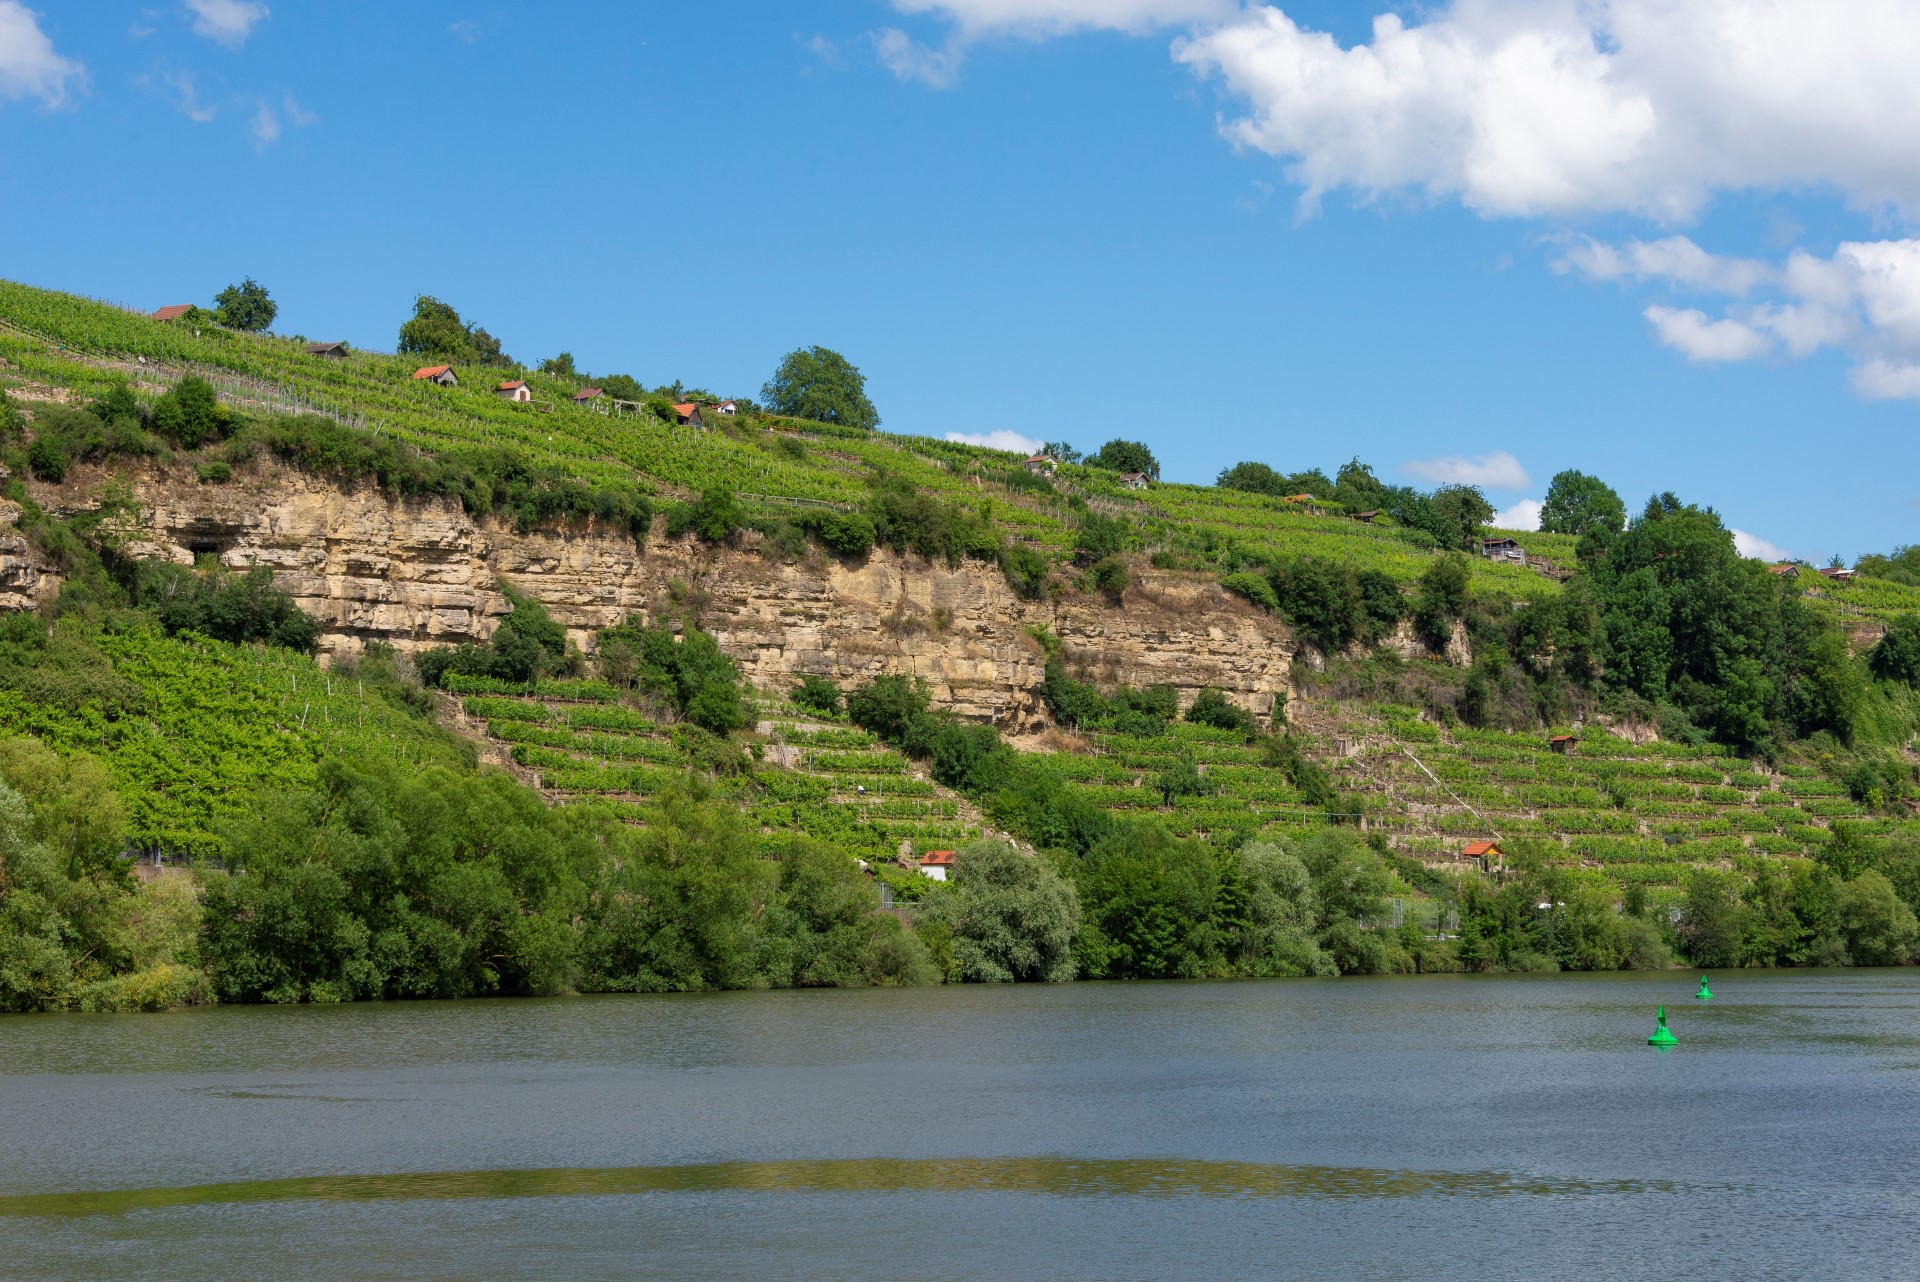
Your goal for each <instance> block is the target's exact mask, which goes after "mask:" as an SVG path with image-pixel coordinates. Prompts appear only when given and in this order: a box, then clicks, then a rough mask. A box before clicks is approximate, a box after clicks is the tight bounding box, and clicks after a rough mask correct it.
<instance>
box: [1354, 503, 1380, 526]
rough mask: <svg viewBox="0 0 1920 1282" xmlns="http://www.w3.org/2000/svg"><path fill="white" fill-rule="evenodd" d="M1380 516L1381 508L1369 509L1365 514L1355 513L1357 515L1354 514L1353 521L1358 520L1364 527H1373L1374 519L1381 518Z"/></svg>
mask: <svg viewBox="0 0 1920 1282" xmlns="http://www.w3.org/2000/svg"><path fill="white" fill-rule="evenodd" d="M1379 515H1380V509H1379V508H1377V507H1376V508H1368V509H1367V510H1366V511H1364V512H1355V513H1354V514H1353V519H1354V520H1356V521H1358V522H1360V524H1362V525H1372V524H1373V518H1374V517H1376V516H1379Z"/></svg>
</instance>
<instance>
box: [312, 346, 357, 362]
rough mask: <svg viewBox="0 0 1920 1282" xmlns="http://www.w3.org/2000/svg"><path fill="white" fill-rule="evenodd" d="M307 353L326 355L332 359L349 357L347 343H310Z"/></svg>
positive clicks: (339, 359) (341, 359)
mask: <svg viewBox="0 0 1920 1282" xmlns="http://www.w3.org/2000/svg"><path fill="white" fill-rule="evenodd" d="M307 355H309V356H321V357H325V358H326V359H327V360H330V361H344V360H345V359H347V345H346V344H345V343H308V344H307Z"/></svg>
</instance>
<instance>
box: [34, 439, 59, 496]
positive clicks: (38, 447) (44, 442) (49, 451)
mask: <svg viewBox="0 0 1920 1282" xmlns="http://www.w3.org/2000/svg"><path fill="white" fill-rule="evenodd" d="M27 466H28V467H29V468H31V469H32V470H33V474H34V475H35V476H37V477H39V478H40V479H41V480H43V481H46V482H49V483H50V484H53V485H58V484H60V482H62V481H64V480H66V479H67V456H66V452H65V451H63V450H62V449H61V448H60V443H59V442H58V441H56V440H54V439H53V438H52V437H51V436H39V437H36V438H35V439H34V442H33V445H32V447H31V448H30V449H28V450H27Z"/></svg>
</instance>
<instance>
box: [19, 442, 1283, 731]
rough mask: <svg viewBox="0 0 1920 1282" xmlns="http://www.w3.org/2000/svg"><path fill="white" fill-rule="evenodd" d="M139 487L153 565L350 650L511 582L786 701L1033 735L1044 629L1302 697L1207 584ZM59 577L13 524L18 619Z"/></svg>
mask: <svg viewBox="0 0 1920 1282" xmlns="http://www.w3.org/2000/svg"><path fill="white" fill-rule="evenodd" d="M117 475H119V476H120V478H121V479H122V480H123V481H125V482H126V483H127V484H128V485H129V486H130V488H131V491H132V495H133V499H134V501H135V503H136V505H137V506H138V509H139V513H140V515H139V517H138V520H137V528H135V529H132V530H129V531H127V533H128V534H129V535H130V537H131V542H132V550H133V551H134V552H135V553H136V554H138V555H154V556H164V557H167V558H170V559H173V560H176V561H180V562H185V563H190V562H192V561H193V560H194V559H195V558H196V557H199V556H208V555H211V556H217V557H218V558H219V560H220V561H221V562H222V563H223V564H225V565H227V566H230V567H233V568H236V569H240V568H245V567H248V566H252V565H265V566H269V567H271V568H272V570H273V572H274V575H275V578H276V580H277V581H278V582H279V584H280V586H281V587H283V588H285V589H286V590H287V591H288V592H290V593H292V594H293V596H294V597H295V598H296V600H297V601H298V602H299V604H300V606H301V608H302V609H304V610H306V611H308V612H309V613H311V614H313V615H314V616H315V617H317V618H319V619H320V620H321V621H322V623H323V625H324V633H323V636H322V640H321V645H322V648H323V650H324V651H325V652H326V653H327V654H329V655H341V654H351V653H353V652H355V651H357V650H358V649H359V648H360V647H361V646H362V645H364V644H365V643H366V642H368V641H371V640H381V641H388V642H391V643H392V644H394V645H395V646H397V647H399V648H401V649H403V650H412V649H418V648H420V647H423V646H429V645H445V644H450V643H455V642H459V641H465V640H478V639H482V638H485V637H486V636H488V635H489V634H490V633H491V632H492V630H493V627H494V626H495V623H496V621H497V619H498V617H499V616H500V615H502V614H504V613H505V612H506V610H507V609H508V608H509V607H508V604H507V601H506V598H505V596H504V595H503V593H502V592H501V590H500V585H501V584H502V583H503V582H504V583H506V584H509V585H511V586H512V587H513V588H514V589H515V590H516V591H519V592H523V593H526V594H527V595H529V596H532V597H534V598H535V599H537V600H538V601H540V602H541V603H542V604H543V605H545V606H546V607H547V609H548V610H549V611H550V612H551V613H552V615H553V617H554V618H555V619H556V620H557V621H559V622H560V623H562V624H564V625H565V626H566V627H567V629H568V630H569V632H570V633H571V634H572V635H573V637H574V639H575V640H576V641H579V642H581V643H583V644H584V643H586V642H587V641H588V638H589V634H590V633H591V632H592V630H594V629H596V628H600V627H604V626H606V625H608V624H610V623H614V622H617V621H618V620H620V619H621V618H623V617H625V616H626V615H628V614H633V613H639V614H644V615H653V614H658V613H660V612H662V611H663V610H664V609H666V608H668V607H669V606H671V607H672V608H673V609H674V610H676V611H677V612H687V613H691V614H693V615H694V616H695V617H697V618H698V619H699V621H700V623H701V625H702V626H703V627H705V628H707V629H708V630H709V631H711V632H713V633H714V634H715V635H716V636H717V637H718V638H719V640H720V643H721V645H722V646H723V647H724V648H725V649H726V651H727V652H728V653H729V654H731V655H732V656H733V657H734V658H735V659H736V660H738V661H739V663H740V665H741V667H742V669H743V670H744V672H745V673H746V674H747V676H748V677H749V678H750V679H751V680H752V681H753V682H755V683H756V684H758V685H761V686H764V687H768V688H786V687H788V686H790V685H791V684H792V681H793V679H794V678H796V677H798V676H799V675H800V674H803V673H817V674H819V675H822V676H826V677H830V678H832V679H834V680H836V681H839V682H842V683H845V682H847V681H850V680H858V679H862V678H865V677H870V676H873V675H876V674H879V673H882V672H910V673H915V674H917V675H919V676H922V677H924V678H925V679H926V680H927V682H928V684H929V686H930V687H931V688H932V691H933V694H934V697H935V699H936V701H938V702H939V703H941V704H943V705H945V706H948V707H951V708H952V709H953V710H954V711H956V712H959V713H961V714H963V715H966V716H970V717H978V718H981V719H985V720H991V721H993V722H995V723H997V724H1000V725H1001V726H1003V727H1004V728H1005V729H1007V730H1009V731H1013V732H1021V731H1030V730H1034V729H1037V728H1040V726H1041V725H1042V724H1043V723H1044V710H1043V709H1042V708H1041V706H1040V703H1039V700H1038V698H1037V694H1036V689H1037V687H1038V685H1039V684H1040V681H1041V678H1042V674H1043V669H1044V663H1045V659H1044V655H1043V652H1042V650H1041V647H1040V645H1039V644H1038V643H1037V642H1036V641H1035V640H1034V639H1033V637H1032V635H1031V634H1030V632H1029V631H1028V629H1029V628H1031V627H1033V626H1035V625H1044V626H1045V627H1047V628H1049V629H1051V630H1052V632H1053V633H1054V635H1056V636H1058V637H1059V638H1060V640H1061V642H1062V644H1063V651H1064V653H1065V655H1066V657H1067V660H1068V663H1069V666H1070V667H1071V668H1073V669H1074V670H1075V671H1076V673H1077V674H1080V675H1083V676H1085V677H1088V678H1091V679H1095V680H1097V681H1099V682H1100V683H1101V684H1103V685H1106V684H1111V683H1115V682H1126V683H1128V684H1131V685H1149V684H1153V683H1157V682H1167V683H1170V684H1172V685H1174V686H1176V687H1178V688H1179V689H1180V691H1181V694H1182V698H1183V701H1190V700H1191V698H1192V697H1193V695H1194V694H1196V693H1197V692H1198V691H1199V690H1200V689H1201V688H1202V687H1203V686H1208V685H1213V686H1218V687H1220V688H1221V689H1223V690H1225V691H1226V692H1228V693H1229V694H1230V695H1232V696H1233V697H1234V698H1235V700H1236V701H1237V702H1239V703H1241V704H1242V705H1243V706H1246V707H1249V708H1251V709H1253V710H1255V711H1256V712H1259V713H1260V714H1262V715H1263V716H1264V715H1267V714H1268V713H1269V712H1270V710H1271V708H1272V706H1273V702H1274V698H1275V696H1276V695H1283V694H1284V692H1285V691H1286V689H1287V687H1288V674H1289V670H1290V662H1291V658H1292V652H1293V645H1292V641H1291V639H1290V637H1289V636H1288V634H1287V630H1286V628H1285V626H1284V625H1283V624H1282V623H1280V622H1279V621H1278V620H1277V619H1275V618H1273V617H1272V616H1269V615H1264V614H1261V613H1260V612H1258V611H1256V610H1255V609H1253V608H1252V607H1251V606H1248V605H1247V604H1246V603H1245V602H1243V601H1241V600H1240V599H1239V598H1237V597H1234V596H1232V595H1230V594H1228V593H1226V592H1223V591H1222V590H1221V589H1220V588H1219V586H1218V585H1217V584H1215V583H1213V582H1212V581H1211V580H1209V579H1207V578H1205V577H1204V576H1196V575H1186V574H1178V573H1171V572H1160V571H1153V570H1142V571H1140V572H1138V573H1137V575H1136V580H1135V585H1134V586H1133V587H1132V588H1131V589H1130V590H1129V591H1128V593H1127V596H1126V599H1125V601H1124V602H1123V603H1122V604H1121V605H1119V606H1117V607H1116V606H1113V605H1109V604H1108V603H1106V602H1105V601H1104V600H1102V599H1100V598H1098V597H1093V596H1087V595H1082V594H1079V593H1069V594H1067V595H1065V596H1064V597H1062V598H1061V599H1059V600H1054V601H1039V602H1029V601H1022V600H1020V599H1019V598H1018V597H1016V596H1015V595H1014V594H1013V592H1012V591H1011V589H1009V588H1008V586H1007V584H1006V582H1005V580H1004V579H1003V578H1002V577H1001V575H1000V573H999V571H998V570H997V569H995V568H993V567H990V566H984V565H980V564H976V563H969V564H966V565H962V566H960V567H958V568H948V567H947V566H946V565H945V564H942V563H934V564H930V563H928V562H926V561H923V560H920V559H919V558H917V557H911V556H907V557H901V556H896V555H894V554H892V553H887V552H875V553H874V554H873V555H872V556H870V557H869V558H867V559H866V560H865V561H864V562H862V563H860V564H858V565H851V564H847V563H843V562H841V561H837V560H835V559H833V558H830V557H825V556H821V555H818V554H816V555H814V556H811V557H809V558H808V559H806V560H804V561H801V562H798V563H795V564H782V563H780V562H779V561H777V560H775V559H770V558H764V557H762V556H761V555H760V554H759V553H758V552H757V551H756V550H754V549H752V548H740V549H721V550H715V549H711V548H707V547H704V546H703V545H700V544H698V543H696V542H693V541H691V540H674V541H668V540H666V539H664V538H661V537H660V536H659V535H658V534H657V533H656V534H655V535H653V536H652V537H650V538H649V539H648V540H647V543H646V546H645V547H644V548H641V547H638V546H636V545H635V543H634V541H633V540H632V539H631V538H630V537H628V536H627V535H626V534H625V532H624V531H622V532H619V533H613V532H608V531H602V530H599V529H597V528H595V527H594V526H593V524H592V523H591V522H586V523H581V524H578V525H575V526H572V527H569V528H566V529H549V530H536V531H532V532H529V533H525V534H523V533H520V532H518V531H517V530H515V529H514V528H513V527H512V526H511V525H508V524H503V523H501V522H498V521H495V520H492V519H490V518H488V519H478V520H476V519H475V518H473V517H470V516H469V515H468V514H467V513H465V512H464V511H463V510H462V509H461V508H460V506H459V504H458V503H457V502H453V501H446V500H407V501H396V500H393V499H390V498H388V497H386V496H385V495H383V494H381V493H380V492H379V491H378V490H377V489H375V488H374V487H372V486H369V485H354V486H346V487H341V486H337V485H334V484H331V483H328V482H326V481H324V480H321V479H319V478H316V477H313V476H309V475H305V474H301V473H295V472H290V471H287V470H284V469H281V468H277V467H265V466H260V467H256V468H251V469H248V470H247V471H246V472H245V473H243V474H238V475H236V476H235V477H234V479H233V480H232V481H231V482H230V483H228V484H225V485H204V484H200V483H198V482H196V481H195V480H193V479H192V478H191V477H182V476H180V475H178V474H177V473H174V474H169V473H168V472H166V471H164V470H161V469H157V468H149V469H144V470H142V469H133V470H119V471H118V472H117ZM106 479H107V477H106V475H105V474H103V473H101V472H98V471H95V470H93V469H80V470H78V471H77V472H76V474H75V475H73V476H71V477H69V479H68V481H67V483H66V484H64V485H62V486H59V487H52V486H43V485H38V484H35V485H34V486H33V487H32V488H33V493H34V497H35V498H36V500H37V501H39V502H40V503H42V504H43V505H44V506H45V507H47V508H48V509H49V510H51V511H54V512H56V513H61V514H71V513H72V512H74V511H78V510H80V509H82V508H85V507H87V506H89V505H90V504H92V503H94V502H97V497H96V496H97V495H98V494H99V493H100V491H101V488H102V486H103V484H104V482H105V480H106ZM6 515H7V514H5V513H0V518H4V517H5V516H6ZM16 543H17V544H18V545H19V546H18V547H16V546H15V544H16ZM55 583H57V580H51V579H49V578H47V577H46V576H45V574H44V571H43V569H42V568H41V567H36V566H35V565H33V564H32V560H31V557H30V556H28V555H27V553H26V545H25V543H24V541H23V540H20V539H19V537H18V535H17V533H16V532H14V531H13V530H12V528H11V521H9V520H5V519H0V608H20V607H21V606H23V605H25V604H27V603H28V602H29V601H30V600H31V599H33V598H34V597H36V596H44V595H46V594H47V593H49V592H50V591H51V590H52V587H53V585H54V584H55Z"/></svg>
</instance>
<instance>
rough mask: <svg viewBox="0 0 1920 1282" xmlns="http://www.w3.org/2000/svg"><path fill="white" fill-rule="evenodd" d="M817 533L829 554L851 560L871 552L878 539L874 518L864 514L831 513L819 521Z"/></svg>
mask: <svg viewBox="0 0 1920 1282" xmlns="http://www.w3.org/2000/svg"><path fill="white" fill-rule="evenodd" d="M815 531H816V533H817V534H818V536H819V539H820V543H821V545H822V546H823V547H825V548H826V549H827V550H828V551H829V552H832V553H833V554H834V555H835V556H844V557H847V558H848V559H850V560H853V559H858V558H860V557H863V556H865V555H866V554H867V553H869V552H871V551H872V550H873V545H874V542H875V540H876V538H877V537H878V536H877V534H876V532H875V530H874V528H873V518H872V517H869V516H868V515H866V514H865V513H864V512H834V513H830V514H829V515H827V516H825V517H823V518H821V519H820V520H819V522H818V523H817V524H816V526H815Z"/></svg>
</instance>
